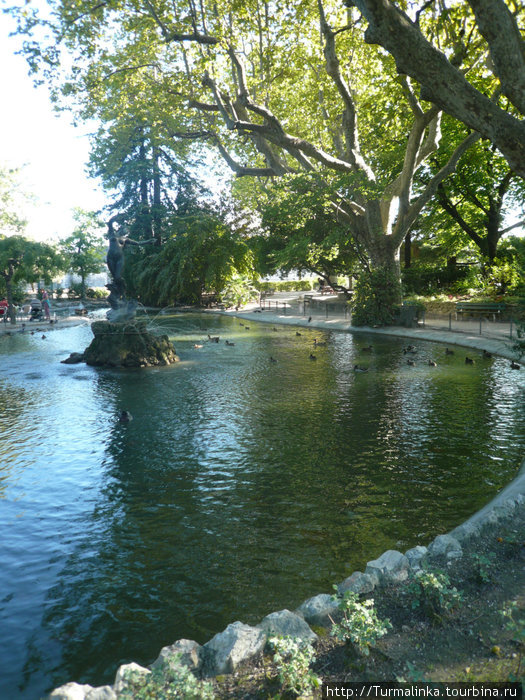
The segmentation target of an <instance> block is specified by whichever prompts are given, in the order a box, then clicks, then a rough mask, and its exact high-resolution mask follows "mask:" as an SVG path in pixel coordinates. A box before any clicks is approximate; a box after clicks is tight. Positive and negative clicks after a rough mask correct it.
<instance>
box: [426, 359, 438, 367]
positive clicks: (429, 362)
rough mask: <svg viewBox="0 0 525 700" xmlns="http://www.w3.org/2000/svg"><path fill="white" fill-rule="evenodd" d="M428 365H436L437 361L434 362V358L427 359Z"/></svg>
mask: <svg viewBox="0 0 525 700" xmlns="http://www.w3.org/2000/svg"><path fill="white" fill-rule="evenodd" d="M428 366H429V367H437V362H434V360H429V361H428Z"/></svg>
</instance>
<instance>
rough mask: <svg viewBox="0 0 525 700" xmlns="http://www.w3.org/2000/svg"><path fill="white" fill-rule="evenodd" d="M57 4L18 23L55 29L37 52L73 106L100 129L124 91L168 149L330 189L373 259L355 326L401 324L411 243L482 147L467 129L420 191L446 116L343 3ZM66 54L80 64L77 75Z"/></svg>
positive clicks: (336, 210)
mask: <svg viewBox="0 0 525 700" xmlns="http://www.w3.org/2000/svg"><path fill="white" fill-rule="evenodd" d="M49 4H50V7H51V14H50V15H49V16H48V17H45V18H42V17H41V18H40V19H38V18H37V14H38V8H34V7H27V4H24V6H23V8H21V9H20V10H19V17H20V18H21V22H22V24H23V23H24V22H25V27H24V28H23V31H24V32H25V33H26V34H29V35H30V36H33V37H36V36H38V32H39V31H42V28H43V27H45V30H46V32H47V35H48V36H50V37H51V41H50V42H48V43H47V44H46V42H45V41H42V40H39V41H30V40H28V41H27V42H26V45H25V52H26V55H27V57H28V59H29V61H30V63H31V65H32V66H33V67H34V68H35V69H37V68H40V69H41V70H43V74H44V76H45V77H50V76H51V77H54V79H55V80H56V79H57V78H58V85H59V87H60V90H61V94H62V96H65V98H67V99H70V100H73V101H76V102H77V103H78V104H79V105H80V106H81V109H80V112H81V113H83V114H84V115H89V116H96V115H97V112H98V111H99V105H100V104H103V103H104V99H105V98H104V95H107V94H108V90H110V87H109V86H112V87H111V91H112V92H113V94H115V93H116V91H117V89H118V91H119V93H120V94H121V95H123V96H124V97H123V104H124V101H125V100H127V101H128V108H129V109H130V110H136V109H137V101H138V103H139V104H140V105H142V104H144V102H145V100H146V98H147V99H148V100H149V102H150V103H152V102H153V103H154V104H155V105H156V110H158V112H157V114H158V123H159V125H161V130H162V131H163V133H164V138H165V139H169V138H172V139H173V138H175V135H178V137H179V138H180V137H183V138H185V137H197V138H199V139H206V143H208V144H213V146H214V147H215V148H216V149H217V151H218V153H220V155H221V156H222V158H223V159H224V161H225V163H226V164H227V165H228V166H229V168H230V169H231V170H232V171H233V172H234V173H235V174H236V176H237V177H254V178H259V179H261V180H262V181H268V180H272V179H275V178H279V177H283V176H286V175H290V174H294V173H304V174H306V175H308V174H311V176H312V177H314V178H316V179H317V180H318V179H319V178H322V179H324V180H325V181H326V183H327V191H328V192H329V193H330V208H331V211H332V215H333V217H334V222H337V223H338V224H339V223H341V222H344V225H345V226H346V227H347V229H348V231H349V233H350V235H351V236H352V239H353V240H354V241H355V243H356V245H357V246H358V247H359V249H360V250H362V251H364V252H365V254H366V259H365V272H366V275H367V278H368V284H367V285H365V286H364V287H363V289H366V290H367V291H366V294H367V295H368V296H370V295H371V299H369V298H368V299H366V304H365V303H363V300H360V299H359V298H358V299H357V300H356V303H357V311H358V312H357V313H356V314H355V318H356V319H357V320H358V321H359V322H362V323H368V322H377V320H380V321H381V322H389V321H391V320H392V318H393V315H394V312H395V307H396V305H397V304H399V303H400V301H401V284H400V266H399V251H400V247H401V244H402V242H403V240H404V238H405V236H406V235H407V233H408V232H409V231H410V230H411V228H412V227H413V226H414V224H415V222H416V221H417V218H418V216H419V214H420V213H421V211H422V209H423V207H424V206H425V205H426V204H427V203H428V202H429V201H430V199H431V197H432V196H433V195H434V194H435V192H436V191H437V189H438V186H439V185H440V183H442V182H443V181H444V179H445V178H446V177H447V176H448V175H449V174H450V173H451V172H452V171H453V170H454V168H455V166H456V164H457V162H458V159H459V158H460V156H461V155H462V154H463V153H464V152H465V151H466V150H467V149H468V148H469V147H470V146H471V145H472V144H473V143H474V142H475V141H476V140H477V139H478V138H479V135H478V133H476V132H472V133H469V132H468V130H465V131H464V133H463V138H462V140H461V141H460V142H459V143H458V144H457V145H456V146H455V148H454V149H453V150H452V151H449V152H446V153H445V154H444V165H443V166H442V167H441V168H440V169H439V170H438V171H437V172H436V173H434V174H433V175H432V177H430V178H429V179H427V181H426V182H424V183H421V182H419V181H417V176H418V174H419V173H421V172H422V171H423V170H424V169H425V168H426V166H427V164H428V160H429V157H430V156H431V155H432V154H433V153H436V152H437V150H438V148H439V147H440V138H441V131H440V121H441V112H440V106H436V104H430V103H428V102H425V101H422V100H421V99H420V98H419V97H418V96H417V94H416V90H415V89H414V85H413V83H412V81H411V79H410V78H408V77H404V76H401V77H400V76H398V75H397V71H396V66H395V65H394V62H393V61H392V60H391V58H390V57H389V56H388V55H386V54H385V52H384V51H378V50H377V49H376V48H375V47H371V46H367V45H366V44H365V43H364V42H363V41H362V30H361V26H360V24H359V22H356V21H355V19H354V17H353V16H352V13H348V12H347V11H346V10H344V8H342V7H341V6H340V3H338V2H334V1H333V0H330V1H329V2H326V3H325V4H323V2H321V0H319V1H318V2H317V4H315V3H313V2H310V1H306V0H304V1H302V2H293V3H292V2H284V3H279V4H278V3H274V2H271V1H270V0H248V1H247V2H243V3H238V2H234V1H233V0H231V1H230V0H222V1H217V2H215V1H214V2H210V3H208V2H206V1H205V0H202V2H201V3H200V4H199V6H198V7H197V6H196V5H195V4H194V3H193V2H189V3H188V4H186V3H183V2H182V1H181V0H175V1H174V2H171V3H168V2H164V0H146V1H145V2H142V1H139V0H112V1H111V2H104V1H102V2H95V1H94V0H75V2H71V1H68V2H66V1H65V0H51V2H50V3H49ZM35 31H36V34H35ZM441 36H442V38H443V41H446V40H447V38H446V32H444V30H443V32H441ZM369 38H370V37H369ZM65 50H67V51H68V52H69V53H70V54H72V55H73V60H69V66H68V67H66V68H65V67H64V66H65V63H64V61H62V63H61V62H60V58H61V52H63V51H65ZM470 60H471V63H472V65H471V69H472V70H473V72H476V70H475V66H474V63H475V59H474V58H472V57H470ZM67 71H69V75H65V72H67ZM478 77H479V71H478ZM138 85H139V86H140V89H138V87H137V86H138ZM137 94H140V95H141V96H142V99H141V100H138V98H137ZM335 181H337V187H333V186H332V185H333V183H334V182H335ZM269 186H270V187H271V184H270V185H269ZM360 304H362V308H365V307H366V309H367V312H366V313H363V314H360V313H359V305H360ZM379 317H380V318H379Z"/></svg>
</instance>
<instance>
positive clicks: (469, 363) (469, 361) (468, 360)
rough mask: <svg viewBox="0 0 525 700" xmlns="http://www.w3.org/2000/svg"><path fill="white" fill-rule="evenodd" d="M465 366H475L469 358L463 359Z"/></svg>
mask: <svg viewBox="0 0 525 700" xmlns="http://www.w3.org/2000/svg"><path fill="white" fill-rule="evenodd" d="M465 364H466V365H473V364H475V362H474V360H473V359H472V358H471V357H465Z"/></svg>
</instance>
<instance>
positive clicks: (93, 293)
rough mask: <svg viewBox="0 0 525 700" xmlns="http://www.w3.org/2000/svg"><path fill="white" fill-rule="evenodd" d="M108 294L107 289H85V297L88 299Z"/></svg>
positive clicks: (102, 297)
mask: <svg viewBox="0 0 525 700" xmlns="http://www.w3.org/2000/svg"><path fill="white" fill-rule="evenodd" d="M108 295H109V291H108V290H107V289H93V288H92V287H88V288H87V289H86V297H87V298H88V299H105V298H106V297H107V296H108Z"/></svg>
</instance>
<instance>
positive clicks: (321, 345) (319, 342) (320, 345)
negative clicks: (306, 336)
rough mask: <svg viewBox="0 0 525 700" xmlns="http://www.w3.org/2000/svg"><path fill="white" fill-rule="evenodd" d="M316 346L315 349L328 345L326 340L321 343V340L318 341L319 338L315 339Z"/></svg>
mask: <svg viewBox="0 0 525 700" xmlns="http://www.w3.org/2000/svg"><path fill="white" fill-rule="evenodd" d="M314 345H315V347H323V346H324V345H326V341H325V340H323V341H321V340H317V338H314Z"/></svg>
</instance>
